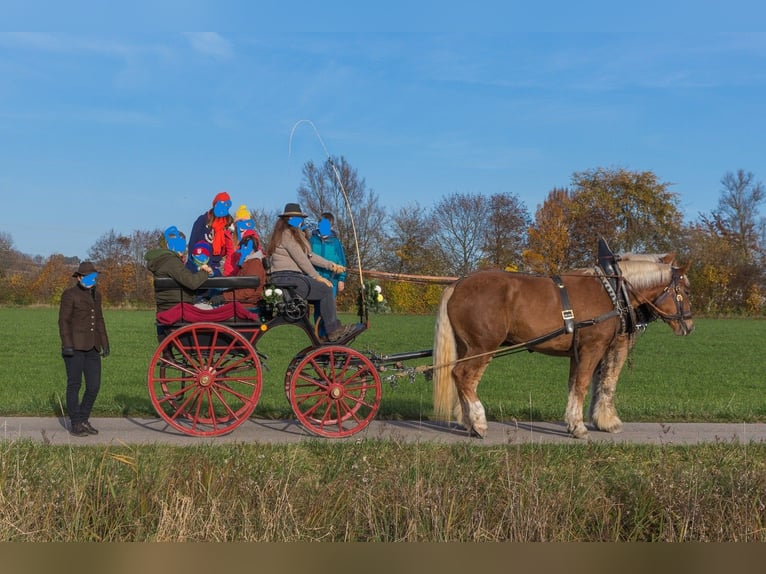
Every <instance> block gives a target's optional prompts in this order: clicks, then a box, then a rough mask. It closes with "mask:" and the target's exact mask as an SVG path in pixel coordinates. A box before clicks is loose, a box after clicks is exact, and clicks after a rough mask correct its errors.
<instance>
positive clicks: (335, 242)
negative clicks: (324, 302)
mask: <svg viewBox="0 0 766 574" xmlns="http://www.w3.org/2000/svg"><path fill="white" fill-rule="evenodd" d="M309 242H310V243H311V251H313V252H314V253H316V254H317V255H321V256H322V257H324V258H325V259H328V260H329V261H332V262H333V263H337V264H338V265H343V267H345V266H346V252H345V251H343V246H342V245H341V244H340V239H338V236H337V235H335V232H334V231H332V232H330V235H328V236H326V237H322V236H321V235H319V231H314V233H312V234H311V237H310V238H309ZM316 269H317V271H318V272H319V274H320V275H321V276H322V277H325V278H327V279H329V280H330V281H332V284H333V291H334V292H336V293H337V290H338V282H339V281H344V282H345V281H346V272H345V271H344V272H343V273H341V274H339V275H334V274H333V273H332V272H331V271H330V270H329V269H322V268H320V267H317V268H316Z"/></svg>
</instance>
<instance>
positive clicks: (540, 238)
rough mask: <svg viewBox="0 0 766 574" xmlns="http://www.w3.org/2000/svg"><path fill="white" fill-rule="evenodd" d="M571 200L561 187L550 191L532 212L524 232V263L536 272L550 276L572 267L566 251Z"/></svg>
mask: <svg viewBox="0 0 766 574" xmlns="http://www.w3.org/2000/svg"><path fill="white" fill-rule="evenodd" d="M571 203H572V200H571V197H570V194H569V190H567V189H565V188H558V187H557V188H553V189H552V190H551V191H550V192H549V193H548V197H546V198H545V201H544V202H543V204H542V205H541V206H538V208H537V211H536V212H535V220H534V222H533V223H532V225H531V226H530V228H529V230H528V232H527V249H526V251H525V252H524V264H525V266H526V267H527V268H529V269H531V270H532V271H535V272H537V273H545V274H548V275H550V274H553V273H559V272H561V271H563V270H565V269H570V268H572V267H574V260H573V259H572V257H571V252H570V249H569V221H570V211H571Z"/></svg>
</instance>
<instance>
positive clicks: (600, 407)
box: [589, 335, 633, 433]
mask: <svg viewBox="0 0 766 574" xmlns="http://www.w3.org/2000/svg"><path fill="white" fill-rule="evenodd" d="M632 340H633V338H632V337H631V336H630V335H620V336H619V337H618V338H617V340H616V341H615V343H614V345H612V346H610V348H609V349H608V350H607V352H606V353H605V354H604V358H603V359H601V362H600V363H599V365H598V367H597V368H596V371H595V372H594V374H593V382H592V385H591V400H590V412H589V416H590V420H591V422H592V423H593V425H594V426H595V427H596V428H597V429H599V430H602V431H605V432H612V433H618V432H620V431H621V430H622V421H621V420H620V417H619V416H617V409H616V408H615V405H614V395H615V391H616V389H617V381H618V380H619V377H620V371H622V367H623V365H624V364H625V361H626V360H627V358H628V351H629V350H630V348H631V347H632Z"/></svg>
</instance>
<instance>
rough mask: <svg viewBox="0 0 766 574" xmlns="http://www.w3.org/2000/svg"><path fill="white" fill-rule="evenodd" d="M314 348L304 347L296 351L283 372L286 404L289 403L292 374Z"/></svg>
mask: <svg viewBox="0 0 766 574" xmlns="http://www.w3.org/2000/svg"><path fill="white" fill-rule="evenodd" d="M315 348H316V347H306V348H305V349H302V350H300V351H298V352H297V353H296V354H295V356H294V357H293V358H292V360H291V361H290V364H289V365H287V370H286V371H285V396H286V397H287V402H290V393H291V391H290V388H291V385H292V383H291V381H292V378H293V373H294V372H295V370H296V369H297V368H298V365H299V364H300V362H301V361H302V360H303V359H304V357H305V356H306V354H307V353H309V352H311V351H312V350H313V349H315Z"/></svg>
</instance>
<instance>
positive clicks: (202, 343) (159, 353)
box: [147, 323, 263, 436]
mask: <svg viewBox="0 0 766 574" xmlns="http://www.w3.org/2000/svg"><path fill="white" fill-rule="evenodd" d="M262 380H263V379H262V370H261V362H260V360H259V358H258V354H257V353H256V351H255V349H253V347H252V345H251V344H250V343H249V342H248V340H247V339H245V338H244V337H243V336H242V335H240V334H239V333H237V332H236V331H234V330H233V329H230V328H229V327H226V326H225V325H218V324H215V323H193V324H191V325H187V326H185V327H181V328H180V329H178V330H176V331H173V332H172V333H171V334H170V335H168V336H167V337H166V338H165V339H163V341H162V342H161V343H160V345H159V347H157V350H156V351H155V352H154V355H153V356H152V362H151V364H150V365H149V373H148V376H147V384H148V386H149V396H150V397H151V400H152V404H153V405H154V409H155V410H156V411H157V414H158V415H159V416H160V417H161V418H162V419H164V420H165V421H166V422H167V423H168V424H169V425H170V426H172V427H173V428H175V429H177V430H179V431H181V432H183V433H186V434H189V435H193V436H218V435H222V434H226V433H228V432H231V431H232V430H233V429H235V428H236V427H237V426H239V425H240V424H242V423H243V422H245V421H246V420H247V419H248V417H249V416H250V415H251V414H252V412H253V410H254V409H255V406H256V404H257V403H258V399H259V397H260V395H261V388H262Z"/></svg>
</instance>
